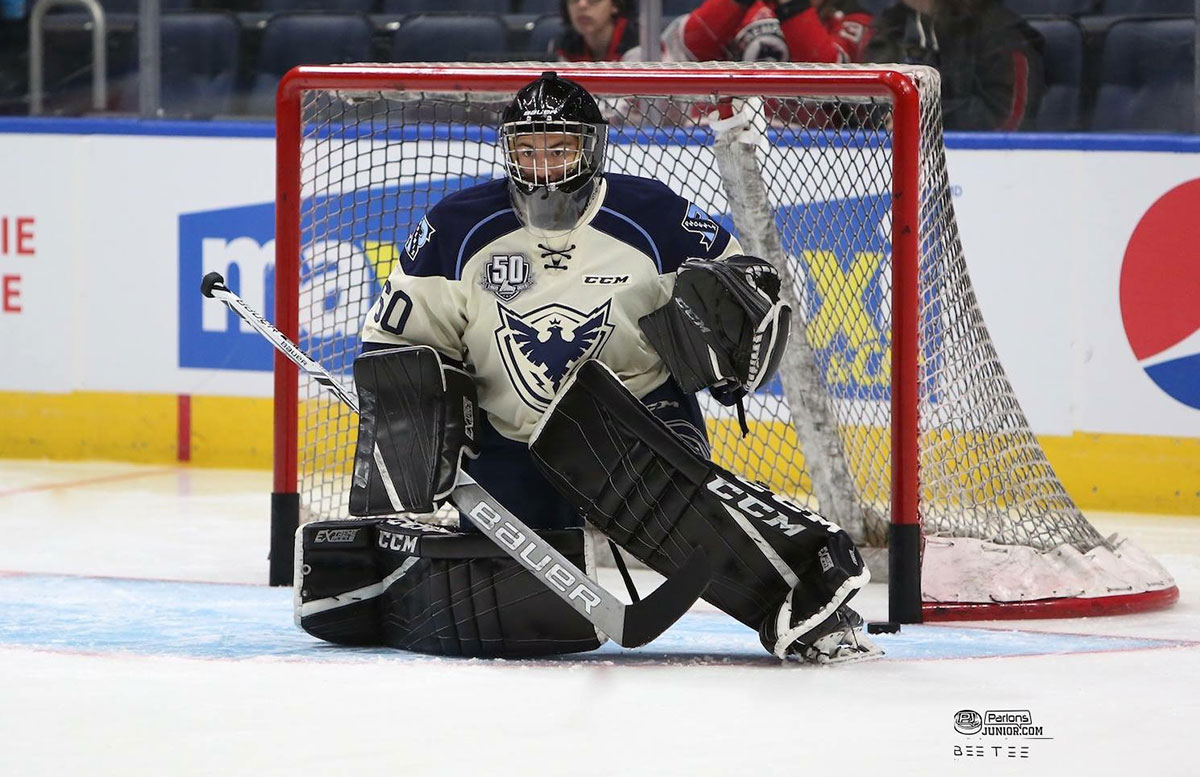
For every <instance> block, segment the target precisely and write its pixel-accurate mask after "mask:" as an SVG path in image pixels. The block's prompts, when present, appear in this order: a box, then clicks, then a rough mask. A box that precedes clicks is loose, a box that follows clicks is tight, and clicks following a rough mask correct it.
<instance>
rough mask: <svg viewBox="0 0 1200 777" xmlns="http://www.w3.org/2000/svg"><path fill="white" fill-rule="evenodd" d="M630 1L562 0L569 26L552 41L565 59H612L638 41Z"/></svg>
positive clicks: (554, 48) (618, 58)
mask: <svg viewBox="0 0 1200 777" xmlns="http://www.w3.org/2000/svg"><path fill="white" fill-rule="evenodd" d="M631 2H632V0H561V3H560V5H559V10H560V12H561V13H562V18H563V22H565V23H566V25H567V27H568V29H567V31H566V32H565V33H564V34H563V35H562V37H561V38H559V39H558V40H555V41H554V42H553V43H552V44H551V49H552V50H553V51H554V53H555V55H556V56H557V57H558V58H559V60H561V61H564V62H615V61H618V60H620V59H622V58H623V57H624V55H625V54H626V53H627V52H628V51H629V50H630V49H632V48H633V47H635V46H636V45H637V42H638V30H637V23H636V22H635V21H634V19H633V9H632V8H631Z"/></svg>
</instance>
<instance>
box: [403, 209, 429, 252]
mask: <svg viewBox="0 0 1200 777" xmlns="http://www.w3.org/2000/svg"><path fill="white" fill-rule="evenodd" d="M436 231H437V230H436V229H434V228H433V225H432V224H430V223H429V218H428V217H426V218H423V219H421V223H420V224H418V225H417V228H416V229H414V230H413V233H412V234H411V235H409V236H408V240H405V241H404V253H406V254H408V258H409V259H416V258H417V252H418V251H420V250H421V249H422V248H424V247H425V244H426V243H428V242H429V238H431V237H433V233H434V232H436Z"/></svg>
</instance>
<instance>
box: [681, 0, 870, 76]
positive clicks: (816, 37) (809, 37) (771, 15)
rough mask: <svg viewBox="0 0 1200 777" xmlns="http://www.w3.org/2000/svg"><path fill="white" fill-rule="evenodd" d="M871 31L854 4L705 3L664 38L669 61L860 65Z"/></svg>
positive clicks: (842, 0) (822, 0) (834, 0)
mask: <svg viewBox="0 0 1200 777" xmlns="http://www.w3.org/2000/svg"><path fill="white" fill-rule="evenodd" d="M870 31H871V15H870V14H869V13H867V12H866V11H865V10H863V8H862V7H861V6H859V4H858V2H857V0H705V2H704V3H702V4H701V5H700V7H698V8H697V9H696V10H694V11H692V12H691V13H690V14H688V15H687V16H684V17H681V19H680V20H677V21H676V23H674V24H672V25H671V26H669V27H668V29H667V31H666V32H664V36H663V37H664V40H665V42H666V45H667V49H668V52H669V53H670V55H671V56H670V58H671V59H681V60H696V61H700V60H733V61H742V62H755V61H770V62H784V61H790V62H860V61H861V60H862V53H863V49H864V48H865V46H866V44H867V40H868V39H869V38H870Z"/></svg>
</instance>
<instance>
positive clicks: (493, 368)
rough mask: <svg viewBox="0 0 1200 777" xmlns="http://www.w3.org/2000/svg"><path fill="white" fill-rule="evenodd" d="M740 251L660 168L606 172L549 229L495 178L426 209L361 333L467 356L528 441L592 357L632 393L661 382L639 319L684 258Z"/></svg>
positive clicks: (511, 425)
mask: <svg viewBox="0 0 1200 777" xmlns="http://www.w3.org/2000/svg"><path fill="white" fill-rule="evenodd" d="M740 252H741V249H740V247H739V246H738V243H737V240H736V239H735V238H734V237H733V236H732V235H730V234H729V232H728V231H726V230H725V229H724V228H723V227H721V226H720V225H718V224H717V223H716V222H715V221H714V220H713V219H712V218H710V217H709V216H708V214H706V213H705V212H704V211H703V210H701V209H700V208H698V207H696V206H695V205H693V204H691V203H689V202H688V201H687V200H685V199H684V198H682V197H680V196H679V195H677V194H675V193H674V192H672V191H671V190H670V189H669V188H668V187H667V186H666V185H665V184H662V183H660V182H658V181H654V180H650V179H645V178H637V177H632V176H627V175H606V176H604V177H603V179H601V181H600V182H599V183H598V190H597V193H596V196H594V197H593V199H592V202H591V205H590V206H589V207H588V209H587V211H586V212H585V214H584V216H583V218H582V220H581V222H580V224H579V226H578V227H576V228H575V229H574V230H572V231H571V232H569V233H564V234H563V235H560V236H557V237H554V238H551V239H547V238H545V237H539V236H538V235H535V234H534V233H532V232H529V231H527V230H525V229H524V228H523V227H522V226H521V224H520V222H519V221H518V220H517V216H516V214H515V213H514V212H513V209H512V207H511V205H510V202H509V195H508V189H507V182H506V181H505V180H504V179H499V180H496V181H491V182H489V183H485V184H481V185H479V186H474V187H471V188H469V189H465V190H463V191H461V192H457V193H455V194H452V195H450V196H448V197H446V198H445V199H443V200H442V201H441V202H439V203H438V204H437V205H435V206H434V207H433V208H431V209H430V210H429V212H428V214H427V215H426V216H425V218H424V219H422V221H421V223H420V224H419V225H418V227H417V228H416V229H415V230H414V231H413V233H412V235H411V236H410V237H409V238H408V240H407V241H406V243H405V246H404V250H403V251H402V253H401V256H400V262H399V263H398V265H397V266H396V267H395V268H394V269H393V271H392V273H391V275H390V276H389V278H388V280H387V283H386V284H385V286H384V293H383V295H382V297H381V298H380V299H379V300H378V302H377V303H376V305H375V307H374V308H372V310H371V313H370V315H368V317H367V324H366V326H365V328H364V330H363V340H364V343H365V347H368V348H370V347H373V346H374V347H378V346H380V345H401V344H403V345H429V346H432V347H433V348H435V349H437V350H438V351H439V352H440V353H442V354H443V355H444V356H446V357H448V358H449V359H452V360H455V361H459V362H462V363H463V364H465V365H466V366H467V368H468V369H470V370H471V371H473V373H474V375H475V380H476V383H477V386H478V391H479V404H480V406H481V407H482V408H483V409H484V410H486V411H487V413H488V420H489V421H490V422H491V425H492V427H494V429H495V430H496V431H497V432H498V433H499V434H500V435H502V436H503V437H505V438H507V439H508V440H512V441H515V442H518V443H524V442H526V441H528V439H529V436H530V434H531V433H532V431H533V429H534V426H535V425H536V424H537V422H538V420H539V419H540V418H541V416H542V413H543V412H545V410H546V408H547V407H548V406H549V404H550V401H551V400H552V399H553V398H554V395H555V393H556V392H557V391H558V389H559V387H560V386H561V385H562V384H563V382H564V380H565V379H566V377H567V376H568V375H569V374H570V373H571V371H572V370H573V369H574V368H575V367H576V366H577V365H579V364H580V363H582V362H583V361H584V360H586V359H599V360H600V361H602V362H603V363H604V364H606V365H607V366H608V367H610V368H611V369H612V370H613V371H614V372H615V373H616V374H617V376H618V377H619V378H620V379H621V381H622V382H623V383H624V385H625V386H626V388H628V389H629V390H630V391H631V392H632V393H633V394H634V395H635V396H637V397H639V398H646V397H647V395H649V394H650V393H651V392H654V391H655V390H656V389H659V388H660V387H662V386H663V385H664V384H665V383H667V381H668V378H669V375H668V372H667V369H666V367H665V366H664V365H663V362H662V360H661V359H659V357H658V354H657V353H655V351H654V350H653V348H652V347H651V346H650V344H649V342H648V341H647V340H646V338H645V337H644V335H643V334H642V331H641V329H640V328H639V327H638V319H640V318H641V317H642V316H644V315H646V314H647V313H650V312H652V311H654V310H656V309H657V308H659V307H662V306H663V305H664V304H666V303H667V301H668V300H669V299H670V296H671V290H672V288H673V286H674V280H675V272H676V270H677V269H678V267H679V265H680V264H681V263H682V262H683V261H684V260H685V259H687V258H689V257H696V258H703V259H718V258H725V257H728V256H730V255H733V254H737V253H740Z"/></svg>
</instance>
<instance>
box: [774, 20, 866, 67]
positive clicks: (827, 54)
mask: <svg viewBox="0 0 1200 777" xmlns="http://www.w3.org/2000/svg"><path fill="white" fill-rule="evenodd" d="M782 27H783V37H784V40H786V41H787V45H788V51H790V52H791V55H792V61H794V62H839V63H840V62H862V61H863V54H864V50H865V49H866V46H867V41H868V40H869V39H870V37H871V15H870V14H868V13H861V12H857V13H848V14H841V13H838V14H836V15H834V16H833V17H831V18H830V19H829V20H828V21H822V20H821V17H820V15H819V13H818V11H817V9H816V8H809V9H807V10H805V11H803V12H801V13H798V14H796V15H795V16H793V17H791V18H790V19H786V20H785V21H784V22H782Z"/></svg>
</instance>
